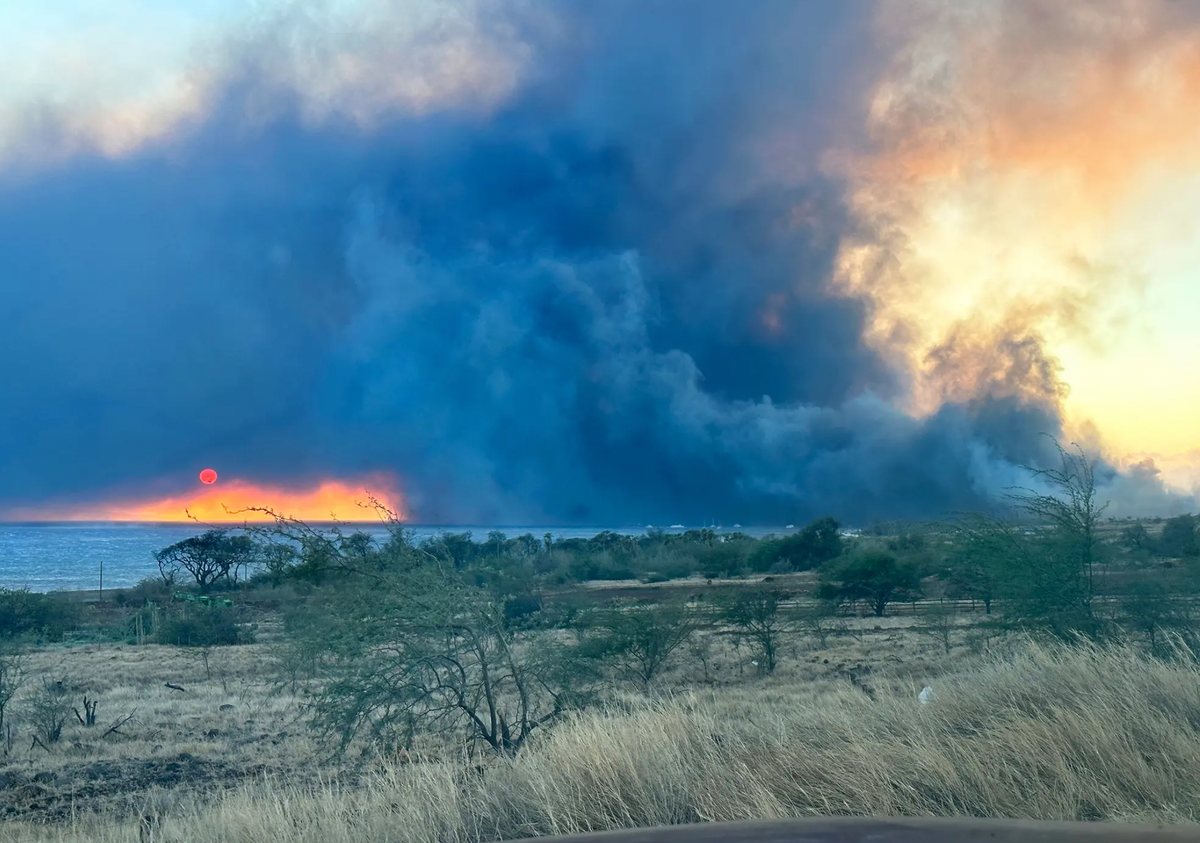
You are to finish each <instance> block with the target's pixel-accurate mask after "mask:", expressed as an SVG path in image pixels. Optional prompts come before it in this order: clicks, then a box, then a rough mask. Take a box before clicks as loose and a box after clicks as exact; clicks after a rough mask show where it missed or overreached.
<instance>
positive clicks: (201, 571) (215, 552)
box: [154, 530, 258, 591]
mask: <svg viewBox="0 0 1200 843" xmlns="http://www.w3.org/2000/svg"><path fill="white" fill-rule="evenodd" d="M257 558H258V547H257V545H256V544H255V543H254V541H253V539H251V538H250V537H249V536H231V535H229V533H228V531H226V530H208V531H207V532H205V533H202V534H201V535H198V536H191V537H190V538H186V539H184V540H183V541H179V542H176V543H175V544H173V545H170V546H169V547H164V548H163V549H162V550H159V551H158V552H156V553H155V554H154V561H155V562H157V563H158V570H159V573H160V574H161V575H162V578H163V580H165V581H167V582H174V581H175V580H176V579H177V578H178V577H179V576H180V574H181V572H186V573H187V574H188V575H190V576H191V577H192V579H194V580H195V581H196V585H198V586H199V587H200V590H201V591H208V590H209V589H210V588H212V586H213V585H214V584H216V583H217V582H220V581H222V580H233V581H236V577H237V571H238V570H239V569H240V568H244V567H248V566H249V565H251V564H254V563H255V562H256V561H257Z"/></svg>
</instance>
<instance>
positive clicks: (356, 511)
mask: <svg viewBox="0 0 1200 843" xmlns="http://www.w3.org/2000/svg"><path fill="white" fill-rule="evenodd" d="M371 497H373V498H375V500H377V501H378V502H379V503H381V504H383V505H384V506H385V507H387V508H388V509H390V510H391V511H392V512H394V513H395V514H396V515H397V516H398V517H399V518H401V519H404V518H406V517H407V515H408V512H407V508H406V506H405V503H404V496H403V495H402V494H401V493H400V491H399V489H398V484H397V482H396V480H395V479H394V478H392V477H390V476H388V475H385V474H373V475H370V476H368V477H363V478H358V479H355V480H352V481H351V480H322V481H320V482H319V483H317V484H316V485H315V486H312V487H309V488H305V489H296V488H291V489H288V488H284V487H282V486H271V485H264V484H258V483H252V482H249V481H245V480H237V479H234V480H228V481H225V480H222V481H221V482H220V483H218V484H215V485H213V486H205V487H203V488H200V489H196V490H195V491H194V492H191V493H189V494H181V495H177V496H174V497H169V498H163V499H161V500H156V501H141V502H131V501H122V502H119V503H106V504H85V505H80V506H73V507H53V506H51V507H45V508H36V509H35V508H31V509H24V510H13V511H11V512H9V513H5V516H6V517H7V519H8V520H14V521H165V522H185V521H199V522H201V523H209V524H241V523H244V522H251V523H266V522H271V521H273V520H274V518H273V517H272V516H271V515H269V514H268V513H265V512H250V511H246V510H249V509H250V508H251V507H258V508H266V509H270V510H272V511H274V512H276V513H278V514H279V515H281V516H284V517H287V518H295V519H298V520H300V521H332V520H337V521H374V520H376V519H377V518H378V517H379V513H377V512H376V510H375V509H374V507H373V506H372V505H371V503H370V499H369V498H371Z"/></svg>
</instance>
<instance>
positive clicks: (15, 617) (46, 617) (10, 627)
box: [0, 588, 79, 641]
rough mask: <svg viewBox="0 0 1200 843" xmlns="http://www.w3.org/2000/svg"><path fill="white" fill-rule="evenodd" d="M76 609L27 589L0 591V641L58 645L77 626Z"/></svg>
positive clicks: (60, 600) (75, 606)
mask: <svg viewBox="0 0 1200 843" xmlns="http://www.w3.org/2000/svg"><path fill="white" fill-rule="evenodd" d="M78 616H79V611H78V606H77V604H75V603H73V602H70V601H69V600H67V599H62V598H58V597H55V596H53V595H49V594H38V593H35V592H32V591H29V590H27V589H10V588H0V638H15V637H18V636H29V637H36V638H40V639H44V640H46V641H61V640H62V637H63V634H64V633H65V632H66V631H67V630H69V629H72V628H73V627H74V626H75V625H76V624H77V622H78Z"/></svg>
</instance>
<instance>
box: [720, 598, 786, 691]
mask: <svg viewBox="0 0 1200 843" xmlns="http://www.w3.org/2000/svg"><path fill="white" fill-rule="evenodd" d="M786 596H787V595H785V594H783V593H781V592H779V591H776V590H774V589H768V588H760V589H746V590H744V591H743V590H739V591H738V592H737V593H735V594H734V595H733V596H731V597H730V598H728V599H727V601H726V602H725V604H724V606H722V611H721V617H722V618H723V619H724V620H725V621H726V622H727V623H729V624H730V625H731V626H733V628H734V630H735V634H736V635H737V636H738V637H739V638H742V639H743V640H749V641H751V642H752V643H753V645H754V647H755V649H756V650H757V655H758V662H759V665H760V666H761V668H762V671H763V672H764V673H774V672H775V666H776V661H777V657H778V653H779V639H780V637H781V636H783V635H785V634H786V633H787V632H788V631H790V626H789V625H788V624H787V623H786V622H785V619H784V618H782V617H781V616H780V614H779V602H780V600H782V599H785V598H786Z"/></svg>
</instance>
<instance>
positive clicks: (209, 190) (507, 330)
mask: <svg viewBox="0 0 1200 843" xmlns="http://www.w3.org/2000/svg"><path fill="white" fill-rule="evenodd" d="M851 6H853V7H854V10H850V9H849V8H848V7H851ZM505 7H506V10H507V12H506V14H507V17H505V18H503V19H500V18H499V17H497V15H498V14H499V13H498V12H497V11H496V7H492V11H490V12H488V13H487V14H486V15H485V14H482V13H478V18H477V20H476V21H475V24H474V26H475V27H476V28H477V32H479V33H483V36H489V37H490V35H489V33H501V34H502V35H501V34H497V35H495V37H496V38H497V39H501V37H502V40H503V43H504V44H506V45H509V46H511V45H517V46H519V48H520V50H521V51H524V52H523V53H522V55H523V56H524V59H522V61H521V62H520V69H519V72H517V73H516V75H515V77H514V80H515V81H514V82H513V84H512V87H511V90H508V91H506V92H504V94H503V95H502V96H498V97H496V98H495V101H494V102H483V104H481V103H480V102H478V101H474V100H472V99H471V98H470V97H467V98H466V101H463V102H457V103H455V102H449V103H447V104H445V105H438V103H436V102H435V103H433V104H432V105H427V106H425V107H422V108H419V109H415V108H401V109H393V110H391V111H388V110H386V109H384V110H382V111H378V112H377V113H375V114H374V115H373V117H372V119H370V120H366V121H362V120H359V121H357V122H356V121H355V120H353V119H351V118H350V117H347V116H345V115H344V114H339V113H338V112H336V111H334V112H331V114H329V115H326V116H324V117H322V118H320V119H314V118H313V117H312V115H311V113H309V112H308V111H306V108H308V106H306V100H305V97H304V95H305V91H304V90H301V89H298V88H297V87H296V85H295V84H294V80H293V77H292V76H289V75H288V74H287V73H283V72H281V71H280V70H279V68H280V66H281V63H282V62H284V58H283V55H284V52H285V50H284V48H283V47H282V46H281V44H282V43H283V41H284V40H285V39H284V38H283V36H281V35H279V34H278V30H275V34H274V35H271V34H263V33H264V32H270V31H271V30H270V28H264V30H262V31H255V32H251V33H248V34H245V35H244V36H243V37H241V38H239V39H237V40H236V41H234V40H232V39H231V41H230V42H229V46H228V47H227V51H228V53H227V55H225V56H224V57H223V58H222V61H221V65H220V66H221V68H222V75H221V77H220V78H221V80H222V81H221V83H220V85H219V86H218V87H217V89H216V92H215V93H214V95H213V99H212V101H211V102H210V103H209V106H208V108H207V110H206V112H205V115H204V117H203V118H202V119H200V120H198V121H195V122H193V123H189V124H187V125H184V126H181V127H180V128H179V129H178V130H177V131H175V132H174V133H172V134H171V135H170V136H168V137H166V138H165V139H161V140H157V141H150V142H147V143H145V144H144V145H142V146H141V147H140V148H138V149H137V150H136V151H133V152H130V153H127V154H125V155H123V156H120V157H117V158H105V157H103V156H101V155H99V154H95V155H89V154H77V155H75V156H73V157H71V158H70V159H69V160H68V161H67V162H65V163H62V164H60V165H57V166H55V167H53V168H48V169H42V170H38V171H35V172H33V173H32V174H29V175H26V176H20V177H18V176H17V175H13V174H11V173H9V174H3V173H0V289H2V290H3V295H4V303H3V308H2V309H0V359H3V360H4V361H5V363H4V367H5V370H4V373H3V381H2V385H0V390H2V393H0V401H2V407H0V507H2V506H3V505H15V504H22V505H29V504H31V503H35V502H37V501H44V500H52V499H62V498H66V499H71V498H78V499H87V498H95V497H96V496H103V495H116V494H124V493H136V494H139V495H153V494H156V493H166V492H170V491H176V490H178V489H179V488H180V486H181V485H183V484H187V483H190V482H191V477H192V475H191V472H192V470H193V469H194V468H195V467H197V466H199V465H201V464H212V465H216V466H219V467H220V468H221V470H222V472H223V473H225V474H227V475H231V476H243V477H250V478H254V479H256V480H261V481H263V482H285V483H288V482H303V481H309V480H312V479H316V478H319V477H325V476H331V475H333V476H336V475H342V474H348V473H354V472H360V471H367V470H375V469H380V468H385V469H390V470H394V471H396V472H397V473H398V474H399V476H400V477H401V478H402V479H403V486H404V488H405V490H406V492H407V494H408V495H409V498H410V503H411V505H412V508H413V511H414V514H415V516H416V518H417V519H418V520H421V521H425V522H444V523H455V522H457V523H464V522H467V523H471V522H499V523H513V522H527V523H528V522H548V523H549V522H552V523H589V524H599V523H613V522H621V523H629V522H632V523H646V522H653V523H666V522H669V521H674V520H684V521H687V522H690V523H695V522H698V521H701V520H707V519H708V518H717V519H723V520H724V522H725V523H726V524H729V523H732V522H733V521H735V520H740V521H742V522H744V523H756V522H757V523H781V522H791V521H795V522H800V521H802V520H804V519H807V518H810V517H814V516H817V515H821V514H825V513H833V514H836V515H839V516H841V517H843V518H846V519H849V520H851V521H857V522H861V521H864V520H867V519H870V518H875V517H919V516H928V515H937V514H941V513H944V512H946V511H949V510H953V509H963V508H969V507H975V506H981V505H983V504H984V502H985V501H986V499H987V497H988V496H989V495H991V494H994V493H995V492H997V491H998V490H1000V489H1002V488H1003V487H1004V486H1006V485H1011V484H1013V483H1016V482H1019V481H1020V479H1021V473H1020V471H1019V469H1018V468H1017V465H1018V464H1019V463H1023V462H1032V463H1040V462H1041V461H1043V460H1044V459H1046V458H1047V457H1048V455H1050V453H1051V451H1050V450H1049V449H1048V448H1047V444H1048V443H1047V442H1046V440H1045V439H1044V438H1043V437H1040V436H1039V435H1038V434H1039V433H1042V432H1049V433H1051V434H1058V433H1059V431H1060V428H1061V421H1060V416H1059V411H1058V396H1057V395H1055V394H1044V395H1043V394H1038V393H1037V391H1036V390H1035V391H1034V393H1033V394H1030V393H1029V391H1028V390H1026V391H1020V390H995V391H992V392H988V391H985V392H983V393H982V394H979V395H975V396H971V397H967V398H962V399H961V400H952V401H949V402H947V403H945V404H944V405H943V406H942V408H941V410H940V411H939V412H937V413H936V414H934V415H933V416H932V417H929V418H926V419H923V420H914V419H912V418H909V417H908V416H906V415H904V414H903V413H901V412H899V411H898V410H896V409H895V408H894V407H895V405H896V403H897V402H898V401H899V400H901V399H902V398H903V396H904V394H905V389H906V384H905V378H904V374H903V372H899V371H897V370H896V368H895V367H894V366H893V365H892V364H891V361H887V360H882V359H880V358H879V356H878V355H877V354H876V353H875V352H873V351H872V350H870V349H869V348H868V347H867V346H866V345H865V344H864V342H863V340H862V335H863V327H864V319H865V310H864V306H863V304H862V303H860V302H858V301H856V300H853V299H847V298H838V297H834V296H831V295H830V294H828V292H827V290H828V285H829V279H830V274H831V271H832V269H831V265H832V260H833V258H834V255H835V253H836V250H837V248H838V244H839V242H840V238H841V237H842V236H843V235H844V234H845V233H846V232H847V231H848V230H850V229H851V228H852V227H853V226H854V225H855V223H854V221H853V220H852V219H851V218H850V217H849V215H848V214H847V211H846V209H845V207H844V205H843V202H842V199H841V197H842V195H843V186H842V185H840V184H838V183H836V182H835V181H832V180H831V179H830V178H829V177H827V176H824V175H822V174H821V169H820V167H819V166H818V164H819V159H820V155H821V153H822V151H823V150H825V149H827V148H828V147H829V146H830V145H832V144H835V143H839V142H843V141H844V138H842V137H841V133H842V132H843V131H844V129H845V126H846V125H847V124H852V123H853V119H854V117H855V114H854V110H855V107H856V106H855V105H854V104H855V103H857V102H861V101H862V99H863V97H862V85H863V80H864V78H865V77H866V76H867V75H869V74H867V72H866V71H867V70H868V69H869V68H870V64H871V62H872V61H873V59H872V57H871V55H870V50H869V47H870V44H869V39H868V38H867V35H866V18H865V17H864V16H863V15H862V11H863V8H864V7H859V6H858V5H857V4H836V3H795V2H791V0H779V2H770V1H769V0H764V2H758V3H753V4H733V3H727V2H723V0H722V2H717V1H716V0H713V2H698V1H697V0H692V1H691V2H653V1H652V2H639V3H632V2H608V1H606V2H603V3H575V4H560V5H559V6H556V7H554V8H555V9H556V11H557V13H558V15H559V16H558V17H556V18H555V19H554V20H549V19H547V17H546V15H545V7H541V9H540V10H539V11H538V14H537V15H534V13H533V11H532V10H530V9H526V8H525V7H523V6H521V5H519V4H512V5H509V4H505ZM398 14H399V13H397V15H398ZM395 23H396V24H397V25H398V24H399V23H400V21H399V20H397V21H395ZM288 24H289V26H291V27H294V28H295V30H296V31H299V32H302V33H303V32H304V31H305V27H307V26H316V25H317V24H306V23H305V22H304V21H303V20H289V22H288ZM483 36H481V37H483ZM430 37H435V34H431V36H430ZM505 49H508V47H505ZM321 60H322V58H321V55H320V54H319V53H318V54H317V55H316V57H315V58H313V59H312V61H314V62H317V63H318V64H317V70H318V71H320V70H321V65H320V61H321ZM378 72H379V73H381V74H386V73H387V72H388V67H387V65H386V64H383V65H381V66H380V68H379V71H378ZM316 75H318V76H319V75H320V73H317V74H316ZM289 80H293V81H289ZM394 81H396V80H386V79H383V78H381V79H380V85H381V86H382V85H383V84H384V83H385V82H394ZM483 99H485V100H486V97H484V98H483ZM38 131H39V132H43V133H46V135H47V137H51V138H52V137H53V136H54V133H55V132H56V131H59V130H57V129H55V128H54V124H53V121H51V122H50V123H49V124H43V125H41V126H40V128H39V129H38ZM1023 353H1027V349H1026V350H1025V351H1024V352H1023ZM1146 482H1147V483H1150V484H1151V486H1153V484H1154V482H1156V481H1154V478H1153V477H1150V479H1148V480H1146Z"/></svg>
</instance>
